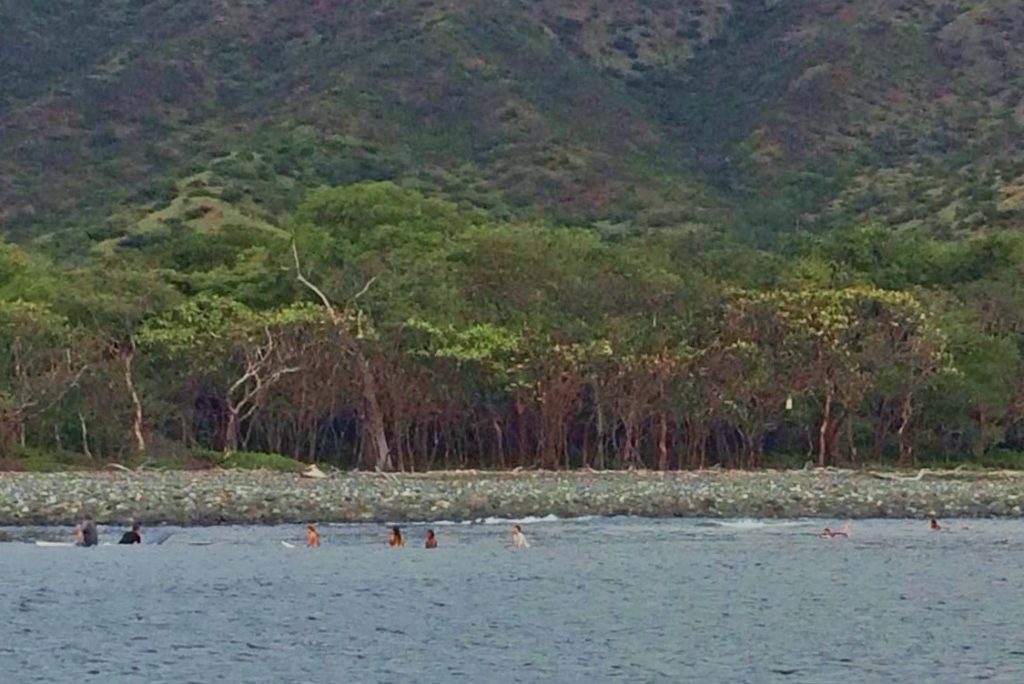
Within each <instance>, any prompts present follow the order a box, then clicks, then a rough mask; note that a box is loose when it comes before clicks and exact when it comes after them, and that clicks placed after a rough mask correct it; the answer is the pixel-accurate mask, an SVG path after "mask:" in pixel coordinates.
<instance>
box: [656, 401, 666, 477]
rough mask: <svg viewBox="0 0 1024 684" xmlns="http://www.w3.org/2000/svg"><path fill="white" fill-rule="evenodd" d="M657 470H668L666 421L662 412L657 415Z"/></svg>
mask: <svg viewBox="0 0 1024 684" xmlns="http://www.w3.org/2000/svg"><path fill="white" fill-rule="evenodd" d="M658 470H661V471H663V472H664V471H666V470H668V422H667V421H666V420H665V414H664V413H662V414H660V415H659V416H658Z"/></svg>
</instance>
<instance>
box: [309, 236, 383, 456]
mask: <svg viewBox="0 0 1024 684" xmlns="http://www.w3.org/2000/svg"><path fill="white" fill-rule="evenodd" d="M292 255H293V256H294V257H295V272H296V275H297V277H298V280H299V282H300V283H302V284H303V285H305V286H306V287H307V288H309V289H310V290H312V291H313V293H314V294H316V295H317V297H319V299H320V302H321V303H322V304H323V306H324V309H326V310H327V313H328V315H329V316H330V319H331V322H332V323H333V324H334V329H335V330H336V331H337V332H338V335H339V336H340V337H341V342H342V346H343V347H344V348H345V349H346V351H347V352H348V353H349V354H351V355H352V357H353V358H354V359H355V362H356V372H357V373H359V381H360V385H361V388H362V393H363V410H364V414H365V416H364V417H365V419H366V426H365V428H364V432H365V433H366V436H367V437H369V453H368V455H369V456H370V457H371V458H372V460H373V462H374V467H375V468H376V469H377V470H389V469H390V468H391V450H390V449H389V448H388V438H387V433H386V432H385V430H384V412H383V411H382V410H381V407H380V400H379V399H378V396H377V380H376V378H374V376H373V369H372V368H371V367H370V363H369V361H367V359H366V356H365V355H364V354H363V351H362V349H361V348H360V346H359V340H357V339H355V338H354V337H353V335H352V333H351V332H350V331H349V330H348V329H347V327H346V323H345V321H344V319H343V317H342V316H340V315H339V314H338V312H337V310H336V309H335V308H334V305H333V304H331V300H330V299H328V298H327V295H325V294H324V292H323V290H321V289H320V288H318V287H317V286H316V285H314V284H313V283H312V282H311V281H310V280H309V279H307V278H306V276H304V275H302V268H301V266H300V264H299V249H298V246H297V245H296V244H295V243H294V242H292ZM372 283H373V279H371V280H370V281H369V282H367V283H366V285H365V286H364V287H363V290H362V292H360V293H359V294H357V295H356V296H355V297H354V300H355V299H358V298H359V296H360V295H361V294H363V293H365V292H366V290H367V289H369V287H370V285H371V284H372Z"/></svg>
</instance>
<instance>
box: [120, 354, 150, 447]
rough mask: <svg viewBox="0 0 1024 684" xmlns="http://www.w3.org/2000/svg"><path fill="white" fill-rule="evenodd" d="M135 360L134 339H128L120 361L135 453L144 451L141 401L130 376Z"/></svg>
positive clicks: (144, 439)
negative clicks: (127, 399)
mask: <svg viewBox="0 0 1024 684" xmlns="http://www.w3.org/2000/svg"><path fill="white" fill-rule="evenodd" d="M134 360H135V339H134V338H129V339H128V348H127V349H126V350H125V351H124V352H122V354H121V363H122V364H123V366H124V384H125V387H127V388H128V396H129V397H130V398H131V400H132V437H134V439H135V452H136V455H141V454H144V453H146V438H145V436H144V435H143V434H142V425H143V415H142V401H141V400H140V399H139V393H138V392H137V391H136V390H135V381H134V379H133V378H132V362H133V361H134Z"/></svg>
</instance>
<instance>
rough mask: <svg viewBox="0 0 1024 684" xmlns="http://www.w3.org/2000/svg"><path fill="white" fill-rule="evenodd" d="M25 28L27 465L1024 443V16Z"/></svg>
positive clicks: (699, 455)
mask: <svg viewBox="0 0 1024 684" xmlns="http://www.w3.org/2000/svg"><path fill="white" fill-rule="evenodd" d="M0 26H2V27H3V34H2V37H0V229H2V231H3V236H4V238H5V242H2V243H0V346H2V348H3V350H4V351H5V352H6V353H4V354H3V357H2V359H0V455H2V456H3V457H12V456H13V455H15V454H26V453H31V452H34V451H43V452H50V453H54V452H59V453H68V454H72V453H73V454H80V455H83V456H84V457H85V458H87V459H88V458H92V459H94V460H96V461H98V460H100V459H104V458H115V457H116V458H120V459H125V460H128V459H135V460H142V459H145V458H147V457H158V456H164V455H168V454H183V453H192V452H194V451H196V450H227V451H235V450H253V451H267V452H276V453H282V454H287V455H290V456H293V457H297V458H301V459H306V460H321V461H326V462H332V463H336V464H339V465H346V466H350V465H361V466H365V467H379V468H383V469H389V468H402V469H414V468H415V469H423V468H430V467H442V466H445V467H452V466H487V467H514V466H518V465H527V466H530V465H540V466H544V467H552V468H554V467H578V466H585V465H589V466H594V467H628V466H647V467H658V468H681V467H701V466H709V465H713V464H723V465H728V466H748V467H753V466H759V465H766V464H777V463H782V464H790V465H802V464H803V463H804V461H805V460H807V459H808V458H810V459H814V460H816V461H817V462H819V463H821V464H851V463H852V464H857V463H864V462H868V461H870V462H883V461H884V462H892V463H900V464H904V465H910V464H913V463H915V462H919V461H921V460H928V461H934V460H949V461H952V462H960V461H963V460H965V459H973V460H976V461H984V460H985V459H988V460H989V461H988V462H1013V461H1014V459H1015V458H1016V456H1015V452H1016V451H1017V450H1018V449H1024V435H1022V434H1021V419H1022V418H1024V402H1022V398H1024V392H1022V390H1024V367H1022V364H1021V352H1022V349H1024V347H1022V344H1021V341H1022V338H1021V335H1022V333H1024V317H1022V316H1021V314H1020V313H1019V312H1020V311H1021V310H1022V308H1024V307H1022V304H1024V273H1022V266H1024V238H1022V237H1021V236H1020V232H1019V224H1020V222H1021V220H1022V216H1021V211H1022V207H1024V158H1022V156H1021V153H1022V149H1021V146H1022V137H1021V126H1022V124H1024V102H1022V100H1021V96H1022V94H1024V76H1022V73H1024V71H1022V68H1024V48H1022V46H1024V9H1022V7H1021V6H1018V5H1017V4H1013V3H1006V2H1000V1H997V0H981V1H978V2H965V1H963V2H955V1H948V2H939V1H938V0H920V1H919V2H908V1H906V0H903V1H901V2H897V1H895V0H869V1H861V2H852V1H851V2H847V1H841V0H819V1H813V2H812V1H810V0H804V1H799V0H793V1H789V0H774V1H765V0H731V1H730V0H691V1H689V2H681V1H677V0H619V1H617V2H611V1H608V0H590V1H589V2H568V1H565V0H534V1H526V0H522V1H520V2H500V3H499V2H491V1H489V0H373V1H370V0H365V1H364V0H347V1H342V0H317V1H315V2H297V1H294V0H247V1H241V0H231V1H229V0H219V1H213V2H211V1H210V0H202V1H201V0H153V1H145V0H100V1H95V0H94V1H86V0H45V1H44V0H38V1H37V0H18V1H16V2H15V1H7V2H5V1H4V0H0ZM300 276H301V277H300Z"/></svg>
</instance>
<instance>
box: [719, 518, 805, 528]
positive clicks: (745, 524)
mask: <svg viewBox="0 0 1024 684" xmlns="http://www.w3.org/2000/svg"><path fill="white" fill-rule="evenodd" d="M709 522H710V524H711V525H712V526H714V527H725V528H728V529H731V530H760V529H764V528H766V527H799V526H801V525H806V524H807V523H804V522H800V521H796V520H779V521H766V520H755V519H753V518H742V519H740V520H711V521H709Z"/></svg>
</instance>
